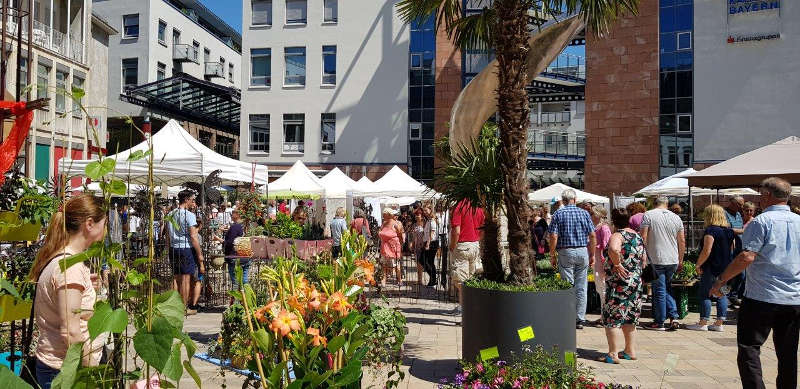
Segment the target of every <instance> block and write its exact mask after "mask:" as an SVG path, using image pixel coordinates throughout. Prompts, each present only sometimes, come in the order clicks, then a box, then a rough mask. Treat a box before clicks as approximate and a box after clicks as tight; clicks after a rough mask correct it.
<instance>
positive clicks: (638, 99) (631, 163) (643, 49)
mask: <svg viewBox="0 0 800 389" xmlns="http://www.w3.org/2000/svg"><path fill="white" fill-rule="evenodd" d="M639 4H640V5H639V13H638V15H637V16H635V17H625V18H622V19H619V20H618V21H617V22H616V23H615V25H614V27H613V28H612V30H611V32H610V33H609V34H607V35H606V36H605V37H601V38H597V37H593V36H592V34H588V36H587V41H586V57H587V58H586V62H587V70H586V171H585V176H584V177H585V184H586V190H587V191H589V192H592V193H596V194H601V195H604V196H608V195H610V194H611V193H626V194H630V193H632V192H633V191H636V190H638V189H641V188H642V187H644V186H646V185H649V184H651V183H653V182H655V181H656V180H657V179H658V170H659V169H658V166H659V159H658V105H659V104H658V81H659V75H658V2H657V1H642V2H640V3H639Z"/></svg>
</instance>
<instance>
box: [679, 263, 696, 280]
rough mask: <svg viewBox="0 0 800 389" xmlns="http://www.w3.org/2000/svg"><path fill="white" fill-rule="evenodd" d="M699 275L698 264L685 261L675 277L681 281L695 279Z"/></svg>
mask: <svg viewBox="0 0 800 389" xmlns="http://www.w3.org/2000/svg"><path fill="white" fill-rule="evenodd" d="M696 277H697V265H695V264H694V263H693V262H690V261H686V260H684V261H683V265H681V268H680V270H678V272H677V273H675V279H676V280H681V281H689V280H693V279H694V278H696Z"/></svg>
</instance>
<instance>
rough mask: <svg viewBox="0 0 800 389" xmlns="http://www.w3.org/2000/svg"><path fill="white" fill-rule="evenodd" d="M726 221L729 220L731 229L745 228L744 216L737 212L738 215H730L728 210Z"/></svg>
mask: <svg viewBox="0 0 800 389" xmlns="http://www.w3.org/2000/svg"><path fill="white" fill-rule="evenodd" d="M725 219H728V224H730V225H731V228H742V227H743V226H744V219H742V214H741V213H739V212H736V214H730V213H728V210H727V209H726V210H725Z"/></svg>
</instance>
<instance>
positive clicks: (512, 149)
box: [397, 0, 638, 359]
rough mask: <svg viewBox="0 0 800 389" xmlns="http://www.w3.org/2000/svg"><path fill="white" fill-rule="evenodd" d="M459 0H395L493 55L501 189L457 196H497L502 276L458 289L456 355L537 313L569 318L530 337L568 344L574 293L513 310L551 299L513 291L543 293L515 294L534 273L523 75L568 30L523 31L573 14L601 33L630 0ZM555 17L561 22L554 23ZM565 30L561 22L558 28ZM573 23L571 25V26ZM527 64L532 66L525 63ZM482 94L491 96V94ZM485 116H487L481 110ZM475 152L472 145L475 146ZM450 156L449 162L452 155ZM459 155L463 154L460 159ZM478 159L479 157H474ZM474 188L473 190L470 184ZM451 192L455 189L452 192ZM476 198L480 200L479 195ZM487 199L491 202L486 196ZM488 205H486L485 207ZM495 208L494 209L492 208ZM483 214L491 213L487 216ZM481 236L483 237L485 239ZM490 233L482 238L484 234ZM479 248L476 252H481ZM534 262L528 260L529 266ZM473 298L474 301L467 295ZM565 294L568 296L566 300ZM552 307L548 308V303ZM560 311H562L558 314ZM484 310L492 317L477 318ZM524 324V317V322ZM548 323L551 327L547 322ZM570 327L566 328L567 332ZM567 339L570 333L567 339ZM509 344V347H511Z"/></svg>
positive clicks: (504, 349) (506, 333)
mask: <svg viewBox="0 0 800 389" xmlns="http://www.w3.org/2000/svg"><path fill="white" fill-rule="evenodd" d="M463 5H464V2H463V1H462V0H401V1H400V2H399V3H398V4H397V7H398V12H399V13H400V16H401V17H402V18H403V20H404V21H405V22H407V23H410V22H412V21H419V20H427V19H428V18H429V17H434V18H435V20H436V27H437V29H439V28H441V29H443V30H444V31H445V32H446V33H447V34H448V35H449V37H450V38H451V39H452V40H453V41H454V43H456V45H458V46H460V47H461V48H463V49H481V50H492V51H493V52H494V54H495V56H496V58H497V63H498V66H497V79H498V82H497V89H496V93H497V95H496V97H497V102H498V104H497V113H498V117H499V120H498V131H497V133H498V135H499V138H500V139H499V144H498V145H497V150H496V153H494V154H493V155H491V156H490V159H489V161H491V162H495V163H496V164H497V165H498V168H497V171H499V176H500V177H501V178H502V188H503V190H502V192H501V193H498V192H496V191H494V192H485V191H481V190H479V189H483V188H485V187H484V186H483V184H486V183H485V182H478V184H479V186H478V187H477V188H476V189H477V190H476V191H477V192H478V193H475V194H471V195H468V196H466V194H467V192H466V191H464V194H465V196H464V197H463V198H468V199H469V200H470V201H471V202H472V204H474V205H478V204H480V205H485V204H489V198H491V197H494V196H500V195H501V196H502V203H503V204H504V207H503V211H504V212H505V214H506V215H507V218H508V245H509V258H510V266H509V267H510V273H511V274H510V276H509V277H508V278H505V279H503V280H502V282H500V281H495V283H494V284H491V285H489V284H483V285H484V286H487V287H491V288H494V289H479V288H475V287H474V286H477V285H476V284H470V283H466V284H465V286H466V287H465V288H464V289H463V293H464V296H463V301H464V315H463V318H462V322H463V331H462V336H463V353H464V357H465V358H468V359H472V358H473V357H474V356H475V353H476V352H477V350H478V349H480V348H483V347H492V346H498V345H497V343H494V344H492V342H495V341H497V342H499V341H501V340H502V339H510V338H511V337H512V336H513V335H515V334H514V329H513V326H517V325H519V324H524V323H520V322H518V321H517V319H525V320H528V319H538V320H541V321H542V322H541V323H540V324H538V325H540V326H542V328H550V327H551V326H550V325H549V324H548V323H551V324H552V323H553V321H554V320H564V318H566V317H567V315H569V317H570V318H569V321H564V322H563V323H562V322H559V324H558V327H560V328H561V330H560V332H558V333H555V332H554V333H552V334H550V333H547V332H546V333H544V334H543V333H542V331H541V329H539V330H535V331H536V334H537V335H536V337H535V338H534V341H535V342H540V341H541V342H542V343H543V344H546V343H548V342H550V340H548V339H547V337H548V336H551V335H552V336H556V337H557V338H556V339H552V340H554V341H558V342H567V344H565V343H560V346H561V347H564V348H568V349H570V348H571V349H574V347H575V343H574V338H575V330H574V328H575V327H574V320H575V318H574V315H575V310H574V304H575V301H574V298H572V299H567V298H566V294H568V293H569V292H568V291H561V292H556V294H559V293H560V294H563V295H564V299H563V301H562V300H559V302H563V304H559V305H548V306H546V307H541V308H542V311H540V312H539V313H540V315H535V316H528V317H522V316H523V315H522V314H521V313H523V312H529V311H532V310H534V309H532V308H531V307H537V306H539V304H553V303H554V301H553V300H541V301H533V300H528V299H524V298H521V297H520V296H530V297H531V298H532V299H533V298H534V297H533V296H534V295H536V294H550V293H539V292H530V291H526V292H525V293H515V292H517V291H521V290H520V288H522V289H523V290H524V289H526V288H531V285H534V286H533V289H534V290H538V289H537V288H536V287H535V283H534V277H535V272H534V271H532V269H531V265H532V264H533V263H534V261H533V260H534V253H533V250H532V249H531V237H530V231H529V227H528V215H529V207H528V205H527V194H528V182H527V174H526V167H527V156H528V151H527V148H526V146H527V132H528V128H529V127H530V118H529V113H530V109H529V106H528V96H527V92H526V87H527V86H528V85H529V82H530V81H531V77H530V76H529V70H531V71H532V72H533V73H534V74H535V73H538V72H540V71H541V70H543V68H544V67H545V66H547V65H548V64H549V63H550V62H551V61H552V60H553V59H555V56H557V55H558V53H559V52H560V51H561V50H562V49H563V48H564V47H566V45H567V44H568V43H569V41H570V40H571V39H572V36H571V35H570V34H566V33H561V34H553V37H552V39H542V40H538V41H537V42H538V43H537V44H539V45H540V47H535V48H532V47H531V43H530V42H531V41H530V39H529V38H530V34H531V33H533V32H535V31H536V30H537V29H541V28H542V25H543V24H544V23H545V22H547V21H548V20H554V22H553V23H554V27H557V26H559V25H572V26H573V27H575V23H576V21H580V22H581V24H583V25H584V26H585V27H586V30H587V31H589V32H590V33H594V34H603V33H605V32H606V31H608V29H609V26H610V24H611V22H612V21H613V20H614V19H615V18H616V17H617V16H619V15H620V13H622V12H625V11H631V12H635V10H636V8H637V5H638V0H620V1H614V2H609V1H604V0H585V1H580V2H578V1H545V0H494V1H493V2H492V3H491V5H490V6H487V7H484V8H483V9H482V10H480V11H478V12H476V13H474V14H470V15H465V13H464V10H463ZM572 14H577V15H578V16H577V18H579V19H576V18H564V19H561V20H559V19H558V18H559V16H558V15H572ZM562 23H563V24H562ZM565 30H566V29H565ZM577 30H579V29H576V32H577ZM532 49H534V56H536V55H538V56H539V57H538V60H530V58H529V52H530V51H531V50H532ZM529 64H532V65H533V66H535V67H537V68H536V69H528V67H529ZM487 98H492V97H491V96H489V97H487ZM487 118H488V117H487ZM470 148H471V147H470V146H469V145H467V146H464V145H463V144H462V145H461V147H460V148H459V149H458V150H452V151H453V152H454V154H461V153H463V152H469V150H470ZM476 151H479V150H476ZM457 159H458V158H454V159H453V160H454V162H459V161H458V160H457ZM462 162H466V161H462ZM480 163H484V160H480ZM478 188H479V189H478ZM454 194H455V193H454ZM481 199H484V201H481ZM492 202H494V201H492ZM489 212H492V210H487V213H489ZM495 215H496V214H495ZM487 219H491V217H489V218H487ZM491 228H492V226H491V225H490V226H489V227H488V228H487V230H486V231H485V232H484V243H488V246H490V247H491V246H494V245H495V244H496V235H495V234H492V231H491ZM487 236H488V238H487ZM487 239H488V240H490V241H487ZM486 254H487V252H486V251H484V253H483V255H484V256H486ZM483 262H484V264H489V265H490V266H489V267H488V268H486V269H485V270H486V271H488V273H489V274H487V278H489V279H490V280H491V279H492V278H496V277H497V278H499V275H497V274H496V273H497V268H498V266H497V264H498V263H500V256H499V255H498V254H497V253H494V254H492V257H490V258H483ZM534 269H535V267H534ZM509 284H510V285H511V286H513V288H512V289H514V290H513V291H506V290H499V289H497V287H499V286H500V285H509ZM475 298H479V299H480V303H479V302H478V301H476V300H475ZM567 300H571V302H570V301H567ZM554 307H556V309H553V308H554ZM562 314H563V317H562ZM487 317H492V318H497V319H498V320H485V319H486V318H487ZM526 325H530V324H526ZM552 327H555V326H552ZM569 332H571V334H569ZM481 333H492V334H493V336H494V338H492V339H489V338H484V339H482V341H485V342H490V343H486V344H476V342H477V341H475V340H474V339H475V338H474V337H473V336H475V335H479V334H481ZM570 338H571V339H570ZM504 343H506V344H504V345H499V346H498V347H499V348H500V353H501V355H502V354H507V353H510V352H511V351H512V350H511V349H513V348H516V347H519V344H520V342H519V339H517V340H516V342H513V340H509V341H508V342H504ZM514 343H515V344H516V346H514Z"/></svg>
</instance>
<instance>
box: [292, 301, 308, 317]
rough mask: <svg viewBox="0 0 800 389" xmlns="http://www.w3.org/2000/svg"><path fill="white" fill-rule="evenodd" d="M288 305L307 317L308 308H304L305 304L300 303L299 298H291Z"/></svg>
mask: <svg viewBox="0 0 800 389" xmlns="http://www.w3.org/2000/svg"><path fill="white" fill-rule="evenodd" d="M288 303H289V306H290V307H292V308H294V309H295V310H297V312H298V313H299V314H300V316H305V314H306V308H305V306H303V304H301V303H300V301H299V300H298V299H297V296H290V297H289V301H288Z"/></svg>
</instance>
